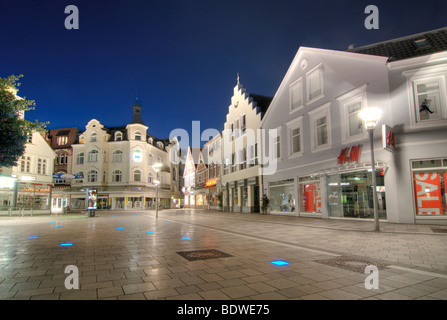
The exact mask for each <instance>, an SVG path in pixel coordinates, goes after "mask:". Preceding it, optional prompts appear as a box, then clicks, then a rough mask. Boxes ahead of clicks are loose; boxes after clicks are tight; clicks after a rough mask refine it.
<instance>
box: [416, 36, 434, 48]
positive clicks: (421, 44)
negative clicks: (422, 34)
mask: <svg viewBox="0 0 447 320" xmlns="http://www.w3.org/2000/svg"><path fill="white" fill-rule="evenodd" d="M413 43H414V45H415V46H416V48H418V49H419V48H425V47H429V46H430V43H429V42H428V40H427V39H425V38H423V39H419V40H415V41H414V42H413Z"/></svg>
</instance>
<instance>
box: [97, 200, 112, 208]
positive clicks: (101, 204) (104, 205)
mask: <svg viewBox="0 0 447 320" xmlns="http://www.w3.org/2000/svg"><path fill="white" fill-rule="evenodd" d="M108 200H109V198H99V199H98V203H97V209H99V210H101V209H103V210H105V209H107V206H108V202H109V201H108Z"/></svg>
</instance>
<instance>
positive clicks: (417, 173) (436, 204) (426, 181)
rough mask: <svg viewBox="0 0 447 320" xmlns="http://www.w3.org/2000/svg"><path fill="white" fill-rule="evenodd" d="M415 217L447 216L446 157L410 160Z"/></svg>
mask: <svg viewBox="0 0 447 320" xmlns="http://www.w3.org/2000/svg"><path fill="white" fill-rule="evenodd" d="M412 170H413V184H414V199H415V209H416V210H415V211H416V217H439V216H447V205H446V203H447V199H446V198H447V195H446V189H447V159H432V160H417V161H412Z"/></svg>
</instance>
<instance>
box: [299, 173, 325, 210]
mask: <svg viewBox="0 0 447 320" xmlns="http://www.w3.org/2000/svg"><path fill="white" fill-rule="evenodd" d="M300 201H301V202H300V212H316V213H321V208H322V207H321V205H322V201H321V189H320V181H319V180H315V178H310V177H309V178H308V177H305V178H300Z"/></svg>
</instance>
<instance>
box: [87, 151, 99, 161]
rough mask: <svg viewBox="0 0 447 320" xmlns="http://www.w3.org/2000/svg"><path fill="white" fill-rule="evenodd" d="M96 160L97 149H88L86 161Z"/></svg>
mask: <svg viewBox="0 0 447 320" xmlns="http://www.w3.org/2000/svg"><path fill="white" fill-rule="evenodd" d="M97 161H98V150H90V151H89V153H88V162H97Z"/></svg>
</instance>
